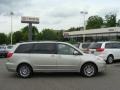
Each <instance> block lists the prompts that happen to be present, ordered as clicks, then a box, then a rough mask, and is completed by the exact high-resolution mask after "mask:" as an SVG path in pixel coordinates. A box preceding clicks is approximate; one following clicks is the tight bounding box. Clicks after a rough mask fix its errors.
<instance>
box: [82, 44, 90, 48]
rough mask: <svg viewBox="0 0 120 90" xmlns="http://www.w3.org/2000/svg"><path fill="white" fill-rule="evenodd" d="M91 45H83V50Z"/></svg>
mask: <svg viewBox="0 0 120 90" xmlns="http://www.w3.org/2000/svg"><path fill="white" fill-rule="evenodd" d="M89 45H90V44H82V48H88V47H89Z"/></svg>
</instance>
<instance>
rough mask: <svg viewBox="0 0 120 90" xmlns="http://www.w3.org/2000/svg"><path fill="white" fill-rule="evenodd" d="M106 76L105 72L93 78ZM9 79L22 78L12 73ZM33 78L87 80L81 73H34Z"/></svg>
mask: <svg viewBox="0 0 120 90" xmlns="http://www.w3.org/2000/svg"><path fill="white" fill-rule="evenodd" d="M104 76H106V73H105V72H103V73H102V72H100V73H98V74H97V75H96V76H94V77H91V78H96V77H104ZM8 77H9V78H14V79H15V78H20V77H19V76H17V75H16V74H15V73H11V74H9V76H8ZM31 78H34V79H35V78H36V79H37V78H87V77H83V76H82V75H80V74H79V73H33V75H32V77H31Z"/></svg>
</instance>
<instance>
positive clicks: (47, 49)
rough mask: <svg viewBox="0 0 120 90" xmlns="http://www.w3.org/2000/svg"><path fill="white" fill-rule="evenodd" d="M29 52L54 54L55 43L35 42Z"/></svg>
mask: <svg viewBox="0 0 120 90" xmlns="http://www.w3.org/2000/svg"><path fill="white" fill-rule="evenodd" d="M31 53H39V54H55V53H56V44H54V43H36V44H34V47H33V48H32V50H31Z"/></svg>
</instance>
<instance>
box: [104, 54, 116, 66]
mask: <svg viewBox="0 0 120 90" xmlns="http://www.w3.org/2000/svg"><path fill="white" fill-rule="evenodd" d="M113 61H114V58H113V56H112V55H109V56H108V58H107V61H106V63H107V64H112V63H113Z"/></svg>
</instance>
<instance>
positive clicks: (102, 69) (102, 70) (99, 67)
mask: <svg viewBox="0 0 120 90" xmlns="http://www.w3.org/2000/svg"><path fill="white" fill-rule="evenodd" d="M105 70H106V63H100V64H99V65H98V72H104V71H105Z"/></svg>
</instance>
